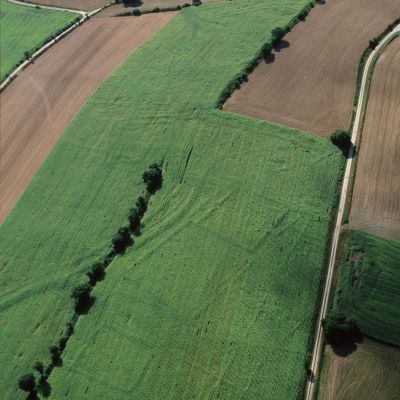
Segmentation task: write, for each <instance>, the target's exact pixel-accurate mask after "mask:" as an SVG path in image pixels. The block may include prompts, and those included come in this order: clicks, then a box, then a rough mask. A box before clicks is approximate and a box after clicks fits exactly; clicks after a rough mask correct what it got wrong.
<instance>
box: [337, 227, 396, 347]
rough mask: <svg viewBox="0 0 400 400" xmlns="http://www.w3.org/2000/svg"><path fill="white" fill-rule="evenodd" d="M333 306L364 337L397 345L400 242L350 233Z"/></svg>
mask: <svg viewBox="0 0 400 400" xmlns="http://www.w3.org/2000/svg"><path fill="white" fill-rule="evenodd" d="M339 273H340V277H339V282H338V287H337V292H336V298H335V306H336V307H337V308H338V309H339V310H340V311H342V312H343V313H344V314H346V315H348V316H349V318H354V320H355V321H356V322H357V325H358V326H359V327H360V329H361V330H362V332H364V333H365V334H367V335H369V336H371V337H373V338H375V339H378V340H381V341H385V342H387V343H391V344H394V345H397V346H400V307H399V306H400V293H399V290H398V288H399V286H400V241H396V240H392V239H387V238H383V237H380V236H376V235H372V234H369V233H366V232H363V231H350V233H349V241H348V249H347V254H346V258H345V260H344V263H343V264H342V266H341V268H340V271H339Z"/></svg>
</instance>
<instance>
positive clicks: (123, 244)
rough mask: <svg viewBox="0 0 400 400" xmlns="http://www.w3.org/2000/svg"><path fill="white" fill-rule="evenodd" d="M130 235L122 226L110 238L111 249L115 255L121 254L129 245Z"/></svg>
mask: <svg viewBox="0 0 400 400" xmlns="http://www.w3.org/2000/svg"><path fill="white" fill-rule="evenodd" d="M131 241H132V239H131V234H130V233H129V229H128V227H126V226H123V227H122V228H120V229H119V230H118V232H117V233H116V234H115V235H114V237H113V238H112V241H111V243H112V245H113V249H114V251H115V252H116V253H122V252H123V251H124V250H125V249H126V248H127V246H128V245H129V244H130V243H131Z"/></svg>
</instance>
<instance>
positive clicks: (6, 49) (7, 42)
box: [0, 0, 77, 80]
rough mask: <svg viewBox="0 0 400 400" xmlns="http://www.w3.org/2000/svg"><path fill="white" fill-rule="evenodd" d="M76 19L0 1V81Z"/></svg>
mask: <svg viewBox="0 0 400 400" xmlns="http://www.w3.org/2000/svg"><path fill="white" fill-rule="evenodd" d="M76 17H77V14H73V13H70V12H65V11H54V10H47V9H44V8H41V9H36V8H33V7H24V6H21V5H17V4H11V3H9V2H8V1H5V0H0V53H1V57H0V79H1V80H2V79H3V78H4V76H5V75H6V74H7V73H9V72H10V71H11V70H12V69H13V68H14V66H15V65H16V64H17V63H18V62H19V61H20V60H22V58H23V57H24V53H25V52H26V51H31V50H32V49H34V48H35V47H36V46H38V45H40V44H41V43H42V42H43V41H44V40H45V39H46V38H47V37H48V36H50V35H51V34H52V33H53V32H55V31H57V30H58V29H60V28H62V27H63V26H65V25H66V24H68V23H69V22H71V21H72V20H74V19H75V18H76Z"/></svg>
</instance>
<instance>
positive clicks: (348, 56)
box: [224, 0, 400, 136]
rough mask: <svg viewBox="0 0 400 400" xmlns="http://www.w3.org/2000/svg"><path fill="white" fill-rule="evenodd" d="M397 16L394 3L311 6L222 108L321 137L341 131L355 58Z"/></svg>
mask: <svg viewBox="0 0 400 400" xmlns="http://www.w3.org/2000/svg"><path fill="white" fill-rule="evenodd" d="M399 14H400V2H399V1H398V0H381V1H376V0H336V1H333V0H332V1H330V0H327V2H326V4H323V5H317V6H315V7H314V9H313V10H311V12H310V14H309V16H308V17H307V19H306V21H305V22H300V23H299V24H297V25H296V26H295V27H294V29H293V30H292V32H290V33H289V34H288V35H286V37H285V38H284V42H283V48H282V49H281V50H280V51H279V52H275V54H274V59H272V58H271V59H269V60H267V61H262V63H261V64H260V65H259V66H258V67H257V68H256V69H255V71H254V72H253V73H252V74H251V75H250V76H249V81H248V83H246V84H244V85H242V88H241V89H240V90H239V91H236V92H235V93H234V94H233V95H232V97H231V98H230V99H228V101H227V102H226V104H225V106H224V109H225V110H228V111H233V112H238V113H241V114H245V115H248V116H251V117H256V118H262V119H266V120H269V121H272V122H276V123H280V124H284V125H287V126H290V127H295V128H299V129H303V130H307V131H310V132H314V133H317V134H319V135H322V136H328V134H329V133H330V132H331V131H333V130H334V129H336V128H345V127H347V126H348V124H349V121H350V117H351V112H352V105H353V96H354V91H355V85H356V81H355V77H356V71H357V66H358V63H359V60H360V56H361V54H362V53H363V51H364V50H365V48H366V47H367V46H368V42H369V39H371V38H373V37H375V36H377V35H378V34H380V33H381V32H382V31H383V30H384V29H385V28H386V27H387V25H388V24H389V23H391V22H392V21H393V20H395V19H396V17H398V16H399Z"/></svg>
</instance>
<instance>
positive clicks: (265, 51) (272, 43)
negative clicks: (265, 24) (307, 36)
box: [217, 1, 319, 109]
mask: <svg viewBox="0 0 400 400" xmlns="http://www.w3.org/2000/svg"><path fill="white" fill-rule="evenodd" d="M317 3H319V1H311V2H310V3H308V4H307V5H306V6H305V7H304V8H303V9H302V10H301V11H300V12H299V13H298V14H297V15H296V17H294V18H293V19H292V20H291V21H290V22H289V23H288V24H287V25H286V26H285V27H283V28H282V27H277V28H275V29H273V30H272V32H271V38H270V39H269V40H268V41H266V42H265V43H264V44H263V45H262V46H261V49H260V50H259V51H258V52H257V54H256V55H255V57H254V58H253V59H252V60H251V61H250V62H249V63H248V64H247V66H246V67H245V68H244V69H243V71H242V72H240V73H239V74H238V75H236V76H235V77H234V78H233V79H232V80H231V81H230V82H229V83H228V84H227V86H226V87H225V88H224V90H223V91H222V93H221V95H220V96H219V99H218V101H217V107H218V108H220V109H222V107H223V105H224V104H225V102H226V100H228V98H229V97H231V95H232V93H233V92H234V91H235V90H237V89H239V88H240V86H241V85H242V84H243V82H247V80H248V76H249V75H250V74H251V73H252V72H253V71H254V69H255V68H256V67H257V66H258V64H259V63H260V61H261V60H262V59H265V58H266V57H268V56H269V55H270V54H271V52H272V50H273V49H274V48H276V47H277V46H278V45H279V43H280V42H281V41H282V39H283V37H284V36H285V35H286V34H287V33H289V32H290V31H291V30H292V28H293V27H294V26H295V25H296V24H297V23H298V22H299V21H304V20H305V19H306V17H307V15H308V14H309V12H310V10H311V9H312V8H313V7H314V6H315V4H317Z"/></svg>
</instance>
